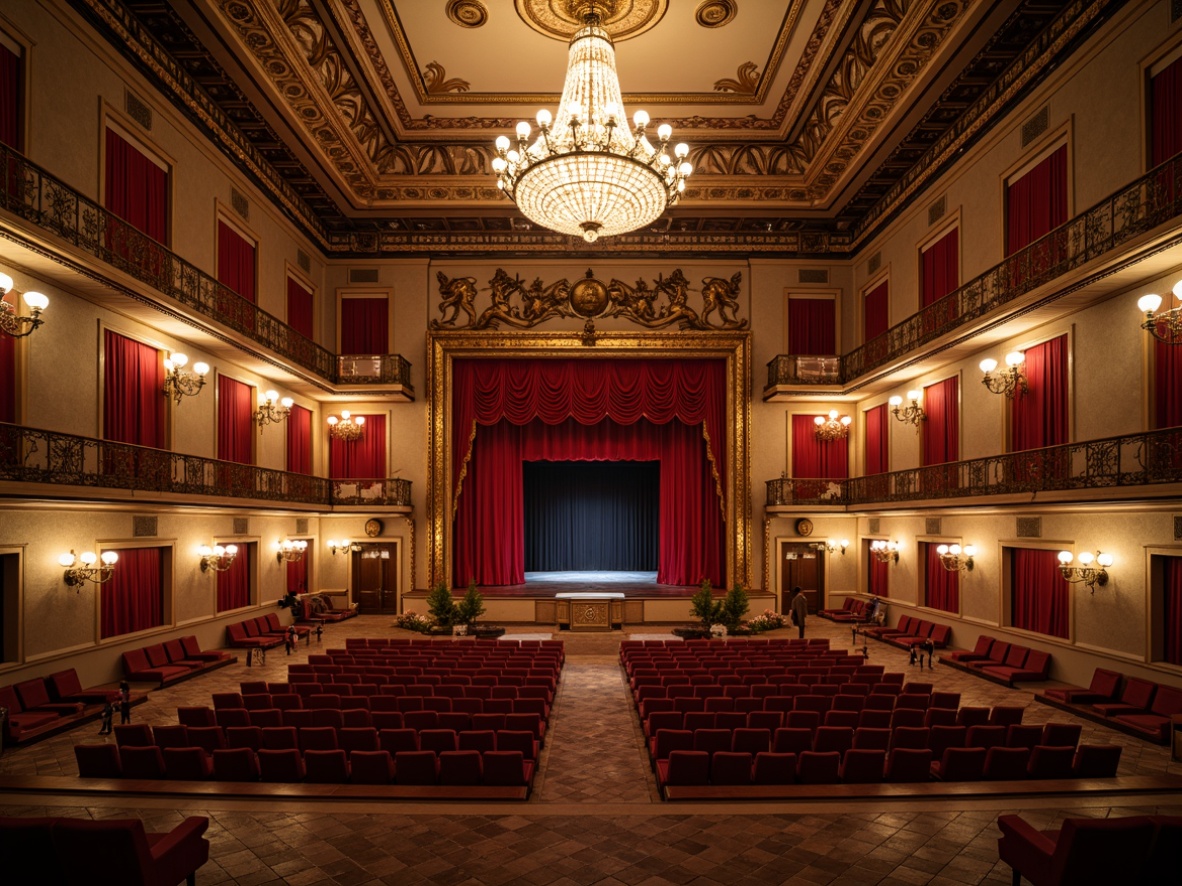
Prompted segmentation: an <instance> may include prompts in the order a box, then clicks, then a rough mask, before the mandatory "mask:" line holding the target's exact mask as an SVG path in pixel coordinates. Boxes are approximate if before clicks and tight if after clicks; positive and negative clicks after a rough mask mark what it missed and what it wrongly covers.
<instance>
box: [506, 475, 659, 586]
mask: <svg viewBox="0 0 1182 886" xmlns="http://www.w3.org/2000/svg"><path fill="white" fill-rule="evenodd" d="M522 473H523V480H524V490H525V502H524V504H525V571H526V572H584V571H588V570H594V571H601V570H611V571H628V572H656V571H657V554H658V545H659V543H660V528H661V508H660V496H661V463H660V462H655V461H645V462H594V461H592V462H577V461H535V462H525V464H524V466H523V472H522Z"/></svg>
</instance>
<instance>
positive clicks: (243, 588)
mask: <svg viewBox="0 0 1182 886" xmlns="http://www.w3.org/2000/svg"><path fill="white" fill-rule="evenodd" d="M253 559H254V544H253V543H251V544H241V543H240V544H239V545H238V556H237V557H235V558H234V562H233V563H231V564H230V568H229V569H227V570H226V571H225V572H219V573H218V590H217V606H218V612H229V611H230V610H231V609H242V608H243V607H244V606H249V605H250V566H251V561H252V560H253ZM272 559H273V558H272Z"/></svg>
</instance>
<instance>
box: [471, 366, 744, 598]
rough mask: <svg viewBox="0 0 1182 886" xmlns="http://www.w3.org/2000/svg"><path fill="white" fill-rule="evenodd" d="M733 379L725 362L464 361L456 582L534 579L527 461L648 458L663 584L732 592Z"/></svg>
mask: <svg viewBox="0 0 1182 886" xmlns="http://www.w3.org/2000/svg"><path fill="white" fill-rule="evenodd" d="M725 370H726V364H725V362H724V361H721V360H678V361H672V360H601V359H578V360H545V359H528V360H457V361H456V363H455V366H454V369H453V373H452V378H453V386H452V421H453V425H452V446H453V450H452V455H453V461H452V478H453V479H452V483H453V495H454V499H453V501H454V509H455V520H456V522H455V526H456V529H455V534H454V547H455V561H454V575H453V581H454V582H455V583H456V584H457V585H462V584H464V583H466V582H467V581H468V580H469V579H475V580H476V582H477V583H478V584H481V585H508V584H520V583H521V582H523V581H524V578H525V573H524V560H525V542H524V526H523V519H524V518H523V513H524V511H523V502H522V495H523V490H522V483H521V474H520V472H521V462H522V461H525V460H530V459H535V460H536V459H543V460H544V459H557V460H620V459H624V460H629V459H637V460H646V461H653V460H657V461H660V462H661V502H660V512H661V540H660V555H659V562H658V572H657V580H658V581H659V582H661V583H663V584H678V585H688V584H697V583H698V582H699V581H701V579H702V578H709V579H710V580H711V581H712V582H713V583H715V584H716V585H717V584H721V583H722V581H723V579H724V574H725V559H726V558H725V553H724V551H725V547H724V544H725V533H724V529H725V525H724V521H723V514H724V513H725V495H726V488H727V486H726V484H727V482H728V481H727V476H726V464H727V460H726V459H727V454H726V436H725V434H726V375H725ZM607 422H610V424H608V423H607ZM554 426H561V427H554ZM632 426H635V427H632ZM680 426H684V427H680ZM654 447H655V448H654ZM493 527H495V531H491V528H493Z"/></svg>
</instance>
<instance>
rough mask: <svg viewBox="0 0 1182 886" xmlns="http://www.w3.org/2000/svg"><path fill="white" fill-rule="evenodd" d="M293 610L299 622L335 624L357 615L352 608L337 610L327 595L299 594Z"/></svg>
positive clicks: (354, 608) (355, 610)
mask: <svg viewBox="0 0 1182 886" xmlns="http://www.w3.org/2000/svg"><path fill="white" fill-rule="evenodd" d="M294 608H295V613H296V620H297V621H301V622H309V621H311V622H315V621H324V622H337V621H344V620H345V619H347V618H352V617H353V616H355V615H356V614H357V609H356V607H353V606H350V607H347V608H345V609H338V608H337V607H336V606H335V605H334V604H333V598H332V597H331V596H329V595H328V594H301V595H300V596H299V597H298V598H297V600H296V604H295V607H294Z"/></svg>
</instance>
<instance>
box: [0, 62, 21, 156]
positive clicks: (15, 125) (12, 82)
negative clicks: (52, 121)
mask: <svg viewBox="0 0 1182 886" xmlns="http://www.w3.org/2000/svg"><path fill="white" fill-rule="evenodd" d="M23 92H24V87H23V85H22V83H21V57H20V56H19V55H17V54H16V53H15V52H13V51H12V50H11V49H9V48H8V47H7V46H5V45H4V44H2V43H0V144H5V145H8V147H10V148H16V149H17V150H18V151H19V150H20V148H21V143H20V142H21V138H20V134H21V97H22V94H23Z"/></svg>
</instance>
